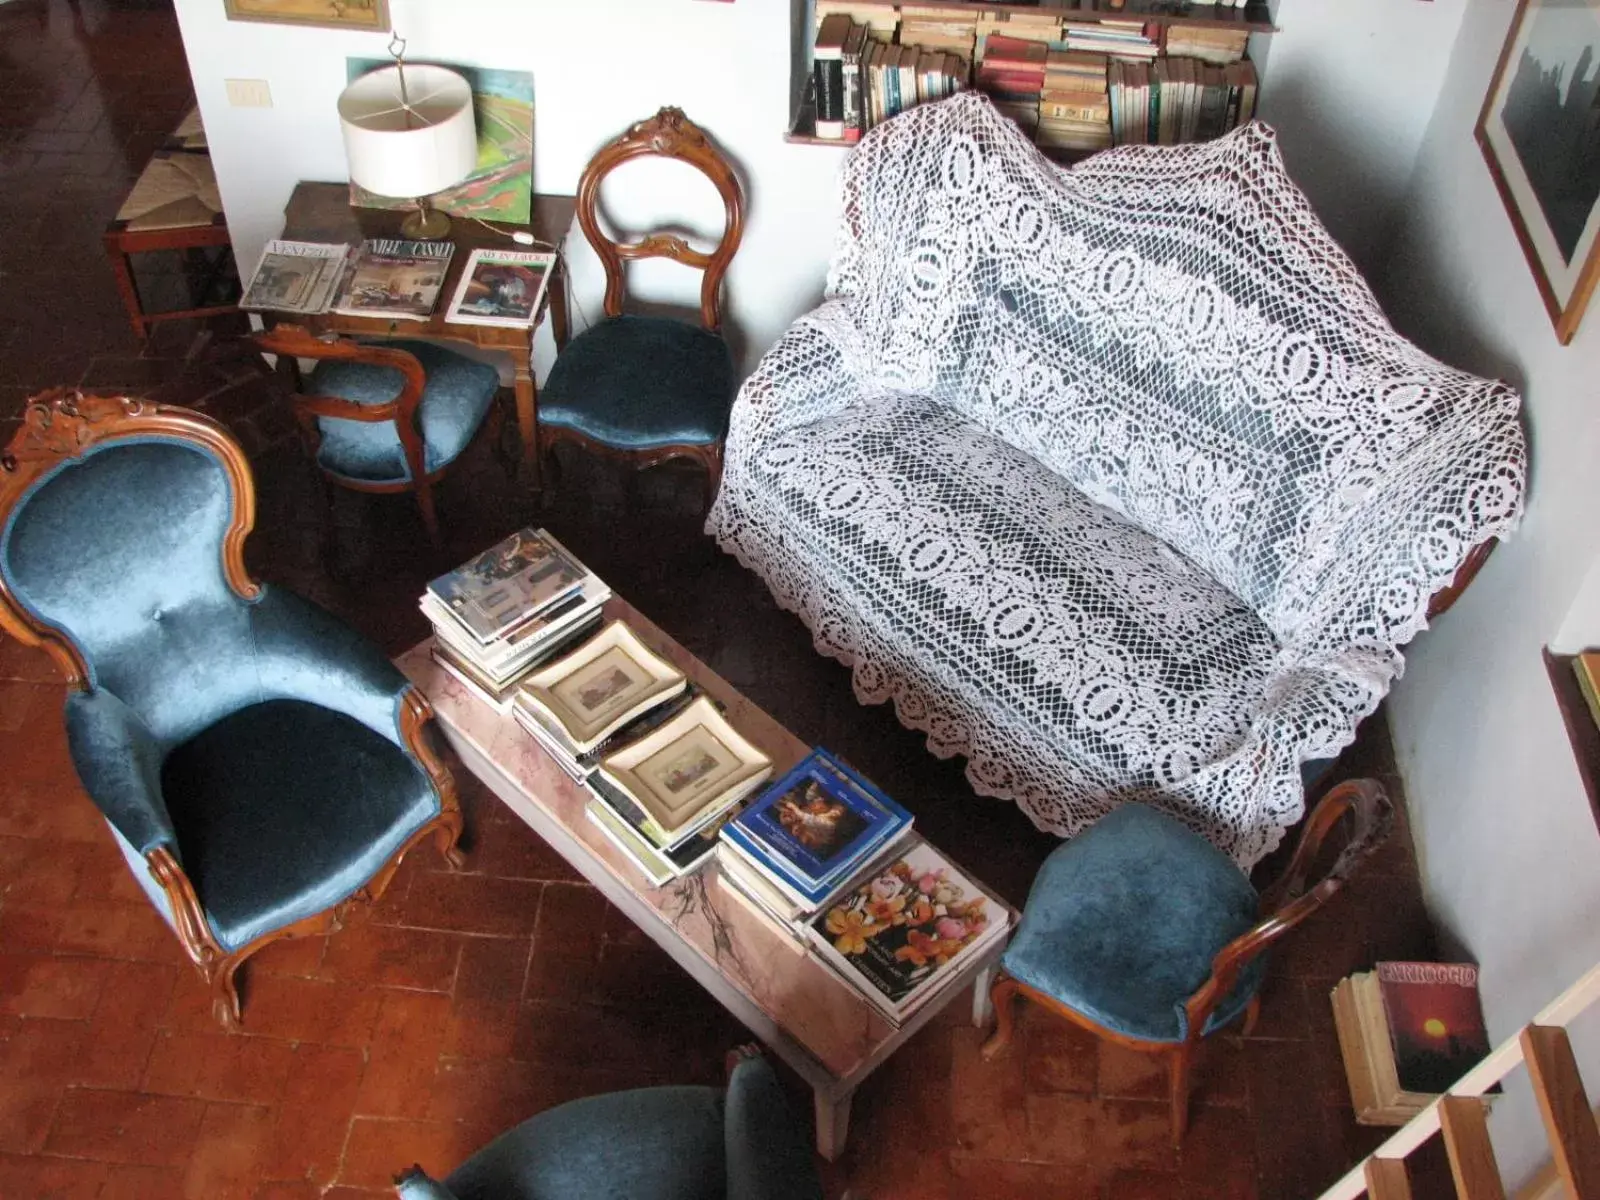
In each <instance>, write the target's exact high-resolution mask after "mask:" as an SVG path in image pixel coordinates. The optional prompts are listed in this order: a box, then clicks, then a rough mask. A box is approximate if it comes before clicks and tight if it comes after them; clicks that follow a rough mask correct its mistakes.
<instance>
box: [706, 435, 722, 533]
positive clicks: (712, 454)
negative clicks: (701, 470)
mask: <svg viewBox="0 0 1600 1200" xmlns="http://www.w3.org/2000/svg"><path fill="white" fill-rule="evenodd" d="M721 486H722V443H721V442H717V443H716V444H715V445H713V446H712V447H710V449H709V450H708V451H707V453H706V513H707V514H708V515H709V514H710V512H711V506H712V505H713V504H715V503H716V499H717V490H718V489H719V488H720V487H721Z"/></svg>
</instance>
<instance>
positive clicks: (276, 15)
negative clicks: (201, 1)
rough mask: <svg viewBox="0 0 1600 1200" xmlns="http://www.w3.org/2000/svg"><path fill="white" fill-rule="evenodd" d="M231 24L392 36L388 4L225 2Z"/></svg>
mask: <svg viewBox="0 0 1600 1200" xmlns="http://www.w3.org/2000/svg"><path fill="white" fill-rule="evenodd" d="M222 3H223V7H224V9H225V10H226V12H227V14H228V20H230V21H273V22H276V23H278V24H284V25H323V26H326V27H327V28H329V29H368V30H372V31H373V32H375V33H388V32H389V0H222Z"/></svg>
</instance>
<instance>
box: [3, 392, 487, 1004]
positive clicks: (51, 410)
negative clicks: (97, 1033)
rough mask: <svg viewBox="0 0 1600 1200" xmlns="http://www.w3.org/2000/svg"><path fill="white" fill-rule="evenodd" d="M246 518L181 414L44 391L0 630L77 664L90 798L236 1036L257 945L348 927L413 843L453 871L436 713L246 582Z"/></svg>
mask: <svg viewBox="0 0 1600 1200" xmlns="http://www.w3.org/2000/svg"><path fill="white" fill-rule="evenodd" d="M254 520H255V492H254V489H253V486H252V483H251V478H250V467H249V464H248V463H247V462H246V461H245V458H244V455H243V454H242V453H241V451H240V449H239V447H238V446H237V445H236V444H235V443H234V442H233V440H232V439H231V438H229V437H228V435H227V434H226V433H225V432H224V431H223V429H222V428H221V427H220V426H218V425H216V424H215V423H213V422H212V421H211V420H209V419H208V418H205V417H202V416H200V415H199V414H198V413H192V412H189V411H187V410H185V409H180V408H166V407H162V406H158V405H151V404H145V403H143V402H141V401H138V400H132V399H127V398H122V397H98V396H82V395H78V394H75V393H72V392H67V391H58V392H53V393H46V394H45V395H42V396H39V397H36V398H35V399H34V400H32V401H30V403H29V405H28V408H27V411H26V414H25V416H24V420H23V425H22V428H21V429H20V430H19V431H18V432H17V434H16V436H15V437H14V438H13V439H12V441H11V444H10V446H9V447H8V448H7V450H6V452H5V455H4V457H3V458H0V626H3V627H4V628H5V630H6V631H7V632H8V633H10V634H12V635H13V636H15V637H17V638H19V639H20V640H22V641H23V642H25V643H28V644H31V645H41V646H43V647H44V648H45V649H46V650H47V651H49V652H50V654H51V655H52V657H54V659H55V660H56V662H57V663H58V664H59V665H60V666H61V668H62V669H63V670H64V671H65V673H66V676H67V681H68V685H69V691H68V694H67V701H66V725H67V739H68V743H69V748H70V750H71V754H72V761H73V764H74V766H75V767H76V768H77V772H78V776H79V778H80V780H81V781H82V783H83V786H84V790H85V791H87V792H88V793H89V797H90V798H91V799H92V800H93V801H94V803H95V804H96V805H97V806H98V807H99V809H100V811H101V813H102V814H103V815H104V816H105V819H106V822H107V824H108V825H109V826H110V827H111V832H112V835H113V836H114V837H115V839H116V841H117V845H118V846H119V847H121V849H122V852H123V854H124V856H125V857H126V858H127V860H128V866H129V868H130V869H131V870H132V871H133V873H134V875H135V876H136V877H137V878H138V880H139V883H140V884H141V885H142V886H143V887H144V890H145V891H146V893H148V895H149V897H150V900H151V902H152V903H153V904H154V905H155V906H156V908H157V909H159V910H160V912H161V914H162V916H163V917H165V918H166V919H167V922H168V923H169V924H170V925H171V926H172V927H173V930H174V932H175V933H176V934H177V936H178V940H179V941H180V942H181V943H182V945H183V948H184V950H185V951H186V952H187V953H188V955H189V957H190V959H191V960H193V962H194V964H195V966H196V967H197V968H198V969H199V971H200V974H201V975H202V976H203V977H204V978H205V979H206V980H207V982H208V983H209V984H210V987H211V994H212V1002H213V1008H214V1011H215V1013H216V1016H217V1018H218V1019H219V1020H220V1021H221V1022H222V1023H223V1024H224V1025H225V1026H230V1027H231V1026H234V1025H237V1024H238V1022H239V1017H240V1013H239V993H238V989H237V986H236V984H235V974H236V972H237V971H238V969H239V966H240V964H241V963H243V962H244V960H245V959H247V958H248V957H249V956H250V955H251V954H252V953H254V952H255V951H256V950H257V949H259V948H260V947H261V946H262V945H264V944H266V943H267V942H270V941H272V940H274V939H276V938H280V937H294V936H303V935H307V934H312V933H319V932H322V931H324V930H327V929H329V928H334V927H337V924H338V918H339V916H340V914H341V912H342V910H343V908H344V906H345V905H346V904H347V902H349V901H350V900H351V899H353V898H356V897H369V898H375V897H376V896H377V895H379V894H380V893H381V892H382V890H383V888H384V886H385V885H386V884H387V883H388V881H389V878H390V876H391V875H393V873H394V869H395V867H396V866H397V865H398V864H399V861H400V859H401V857H402V856H403V855H404V854H405V853H406V852H407V851H408V850H409V849H410V848H411V847H413V846H415V845H416V844H417V843H418V842H420V841H422V840H424V839H427V838H433V839H434V840H435V841H436V843H437V845H438V847H439V849H440V850H441V851H442V852H443V854H444V855H445V857H446V859H447V860H449V861H450V862H451V863H452V864H455V863H458V862H459V861H460V859H459V854H458V853H457V851H456V848H455V847H456V841H457V838H458V837H459V835H460V833H461V813H460V809H459V807H458V806H457V803H456V799H455V794H454V789H453V787H452V785H451V781H450V776H449V774H448V772H447V771H446V770H445V768H444V767H443V765H442V764H441V763H440V762H439V760H438V759H437V757H435V756H434V754H433V752H432V751H431V749H430V748H429V747H428V745H427V743H426V741H425V740H424V738H423V726H424V724H425V722H427V721H428V720H429V718H430V717H431V715H432V712H431V709H430V708H429V706H428V702H427V700H426V699H424V698H423V696H422V694H421V693H420V692H418V691H417V690H416V689H415V688H413V687H412V686H411V685H410V684H409V683H408V682H407V681H406V679H405V677H404V676H403V675H401V674H400V672H399V671H398V670H396V669H395V667H394V665H393V664H392V663H390V662H389V660H388V659H387V658H385V657H384V655H383V653H382V652H381V651H380V650H379V649H378V648H377V647H376V646H374V645H372V644H371V643H370V642H368V641H367V640H366V639H364V638H362V637H360V636H358V635H357V634H356V633H354V632H353V631H352V630H350V629H348V628H347V627H345V626H344V625H342V624H340V623H339V622H338V621H337V620H335V619H334V618H333V617H331V616H329V615H328V614H327V613H326V612H324V611H322V610H321V609H319V608H317V607H315V606H314V605H311V604H309V603H307V602H306V601H304V600H301V599H300V598H299V597H297V596H295V595H293V594H292V593H289V592H285V591H280V590H278V589H276V588H271V587H267V586H265V585H262V584H258V583H256V582H255V581H253V580H252V579H251V578H250V577H249V575H248V574H246V572H245V569H244V560H243V549H244V540H245V537H246V536H247V535H248V534H249V532H250V528H251V525H252V524H253V523H254Z"/></svg>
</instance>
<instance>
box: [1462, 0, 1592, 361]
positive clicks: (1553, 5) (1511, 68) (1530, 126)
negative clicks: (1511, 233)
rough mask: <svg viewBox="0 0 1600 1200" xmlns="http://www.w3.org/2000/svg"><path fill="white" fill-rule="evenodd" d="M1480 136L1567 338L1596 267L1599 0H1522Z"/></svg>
mask: <svg viewBox="0 0 1600 1200" xmlns="http://www.w3.org/2000/svg"><path fill="white" fill-rule="evenodd" d="M1477 137H1478V145H1479V146H1480V147H1482V149H1483V157H1484V159H1485V161H1487V162H1488V164H1489V174H1490V175H1492V176H1493V177H1494V182H1495V186H1496V187H1497V188H1499V189H1500V198H1501V199H1502V200H1503V201H1504V202H1505V206H1506V211H1507V213H1508V214H1510V217H1511V224H1512V226H1513V227H1514V228H1515V229H1516V232H1517V240H1518V241H1520V242H1521V243H1522V250H1523V253H1524V254H1526V255H1527V257H1528V265H1529V266H1530V267H1532V269H1533V276H1534V279H1535V280H1536V281H1537V282H1538V284H1539V292H1540V294H1541V295H1542V296H1543V297H1544V303H1545V307H1546V308H1547V309H1548V310H1549V312H1550V319H1551V320H1552V321H1553V322H1554V323H1555V327H1556V337H1557V338H1559V339H1560V341H1561V344H1562V345H1566V344H1567V343H1568V342H1570V341H1571V340H1572V335H1573V334H1574V333H1576V332H1577V329H1578V322H1579V321H1580V320H1582V319H1583V310H1584V306H1585V305H1586V304H1588V302H1589V296H1590V294H1591V293H1592V292H1593V291H1594V287H1595V279H1596V276H1600V0H1518V3H1517V12H1516V16H1515V17H1514V18H1513V19H1512V22H1511V32H1510V33H1509V34H1507V35H1506V44H1505V48H1504V49H1503V50H1502V51H1501V52H1500V63H1499V65H1498V66H1497V67H1496V68H1495V72H1494V79H1493V80H1492V81H1491V82H1490V84H1489V94H1488V96H1487V97H1486V98H1485V99H1484V103H1483V112H1482V113H1481V114H1480V115H1479V117H1478V127H1477Z"/></svg>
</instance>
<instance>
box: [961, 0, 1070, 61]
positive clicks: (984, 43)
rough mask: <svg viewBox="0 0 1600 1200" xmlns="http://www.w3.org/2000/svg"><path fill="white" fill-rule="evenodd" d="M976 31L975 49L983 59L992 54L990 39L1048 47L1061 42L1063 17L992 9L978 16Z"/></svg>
mask: <svg viewBox="0 0 1600 1200" xmlns="http://www.w3.org/2000/svg"><path fill="white" fill-rule="evenodd" d="M973 32H974V33H975V34H976V35H977V36H976V39H975V44H974V47H973V49H974V51H975V52H976V54H977V56H978V58H979V60H982V59H984V58H987V57H988V55H989V49H988V43H989V39H990V38H991V37H1003V38H1010V39H1011V40H1013V41H1022V42H1041V43H1044V44H1045V45H1051V44H1054V43H1056V42H1058V41H1059V40H1060V38H1061V18H1060V17H1059V16H1057V15H1056V13H1055V12H1053V11H1045V10H1040V11H1039V12H1017V11H1014V10H1013V11H1011V12H997V11H994V10H992V9H991V10H986V11H982V12H979V13H978V18H977V21H976V22H975V23H974V28H973Z"/></svg>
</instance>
